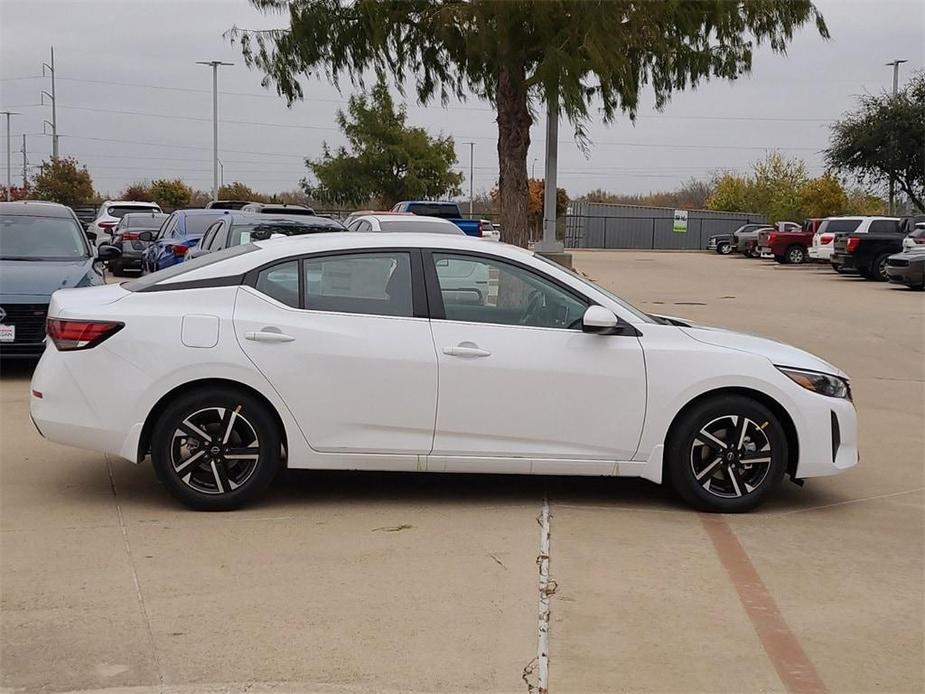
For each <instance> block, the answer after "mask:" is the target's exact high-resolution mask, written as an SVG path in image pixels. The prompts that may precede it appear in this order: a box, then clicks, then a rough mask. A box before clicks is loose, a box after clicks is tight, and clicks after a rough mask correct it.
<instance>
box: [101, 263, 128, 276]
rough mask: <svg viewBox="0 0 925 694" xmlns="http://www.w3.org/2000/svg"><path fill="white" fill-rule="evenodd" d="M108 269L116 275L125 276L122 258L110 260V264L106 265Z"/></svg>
mask: <svg viewBox="0 0 925 694" xmlns="http://www.w3.org/2000/svg"><path fill="white" fill-rule="evenodd" d="M106 269H107V270H109V272H110V273H112V275H113V276H114V277H124V276H125V270H124V269H123V267H122V261H121V260H110V261H109V264H108V265H107V266H106Z"/></svg>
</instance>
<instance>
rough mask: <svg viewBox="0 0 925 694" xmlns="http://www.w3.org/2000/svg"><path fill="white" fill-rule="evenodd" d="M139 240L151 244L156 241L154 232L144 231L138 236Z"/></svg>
mask: <svg viewBox="0 0 925 694" xmlns="http://www.w3.org/2000/svg"><path fill="white" fill-rule="evenodd" d="M138 240H139V241H146V242H148V243H150V242H151V241H153V240H154V232H153V231H143V232H141V233H140V234H138Z"/></svg>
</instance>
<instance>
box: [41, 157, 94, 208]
mask: <svg viewBox="0 0 925 694" xmlns="http://www.w3.org/2000/svg"><path fill="white" fill-rule="evenodd" d="M32 191H33V194H34V195H35V197H36V198H38V199H39V200H51V201H53V202H59V203H61V204H62V205H70V206H75V205H84V204H86V203H88V202H90V201H91V200H93V179H92V178H90V172H89V171H87V167H86V166H81V165H80V164H79V163H78V161H77V160H76V159H74V158H71V157H65V158H60V157H59V158H57V159H55V158H54V157H52V158H51V159H49V160H47V161H44V162H42V168H41V169H40V171H39V173H38V175H37V176H36V177H35V181H34V182H33V185H32Z"/></svg>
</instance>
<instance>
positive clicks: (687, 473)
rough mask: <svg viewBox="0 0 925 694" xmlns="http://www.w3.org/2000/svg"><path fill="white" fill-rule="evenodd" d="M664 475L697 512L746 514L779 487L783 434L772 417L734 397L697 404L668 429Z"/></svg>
mask: <svg viewBox="0 0 925 694" xmlns="http://www.w3.org/2000/svg"><path fill="white" fill-rule="evenodd" d="M667 443H668V445H667V449H666V458H665V473H666V476H667V478H668V480H669V481H670V483H671V485H672V486H673V487H674V489H675V490H676V491H677V493H678V494H679V495H680V496H681V498H683V499H684V500H685V501H686V502H687V503H689V504H690V505H691V506H694V507H695V508H699V509H701V510H703V511H710V512H716V513H739V512H742V511H749V510H751V509H753V508H755V507H756V506H758V504H760V503H761V502H763V501H764V500H765V499H766V498H767V497H768V495H770V494H771V493H772V492H773V491H774V490H775V489H776V488H777V487H778V485H779V484H780V482H781V480H782V479H783V476H784V472H785V471H786V469H787V436H786V434H785V432H784V429H783V426H781V423H780V422H779V421H778V419H777V418H776V417H775V416H774V414H773V413H772V412H771V411H770V410H769V409H768V408H767V407H765V406H764V405H762V404H761V403H759V402H757V401H755V400H752V399H751V398H747V397H743V396H739V395H734V396H725V397H717V398H712V399H709V400H705V401H704V402H701V403H699V404H698V405H696V406H694V407H693V408H692V409H690V410H689V411H688V412H687V413H685V414H684V415H683V416H682V418H681V420H679V421H678V422H677V423H676V424H675V426H673V427H672V432H671V436H670V438H669V440H668V442H667Z"/></svg>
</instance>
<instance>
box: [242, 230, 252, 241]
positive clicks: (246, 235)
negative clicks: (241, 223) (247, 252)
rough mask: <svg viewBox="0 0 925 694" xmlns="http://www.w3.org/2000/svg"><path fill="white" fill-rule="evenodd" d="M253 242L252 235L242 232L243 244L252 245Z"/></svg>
mask: <svg viewBox="0 0 925 694" xmlns="http://www.w3.org/2000/svg"><path fill="white" fill-rule="evenodd" d="M250 242H251V233H250V232H249V231H242V232H241V243H250Z"/></svg>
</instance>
